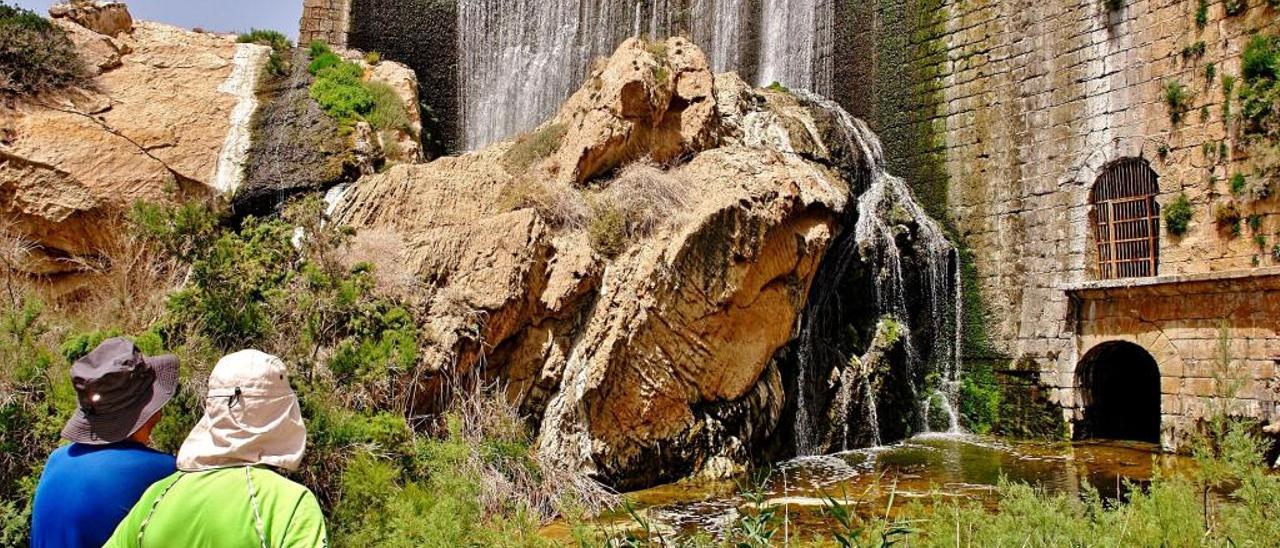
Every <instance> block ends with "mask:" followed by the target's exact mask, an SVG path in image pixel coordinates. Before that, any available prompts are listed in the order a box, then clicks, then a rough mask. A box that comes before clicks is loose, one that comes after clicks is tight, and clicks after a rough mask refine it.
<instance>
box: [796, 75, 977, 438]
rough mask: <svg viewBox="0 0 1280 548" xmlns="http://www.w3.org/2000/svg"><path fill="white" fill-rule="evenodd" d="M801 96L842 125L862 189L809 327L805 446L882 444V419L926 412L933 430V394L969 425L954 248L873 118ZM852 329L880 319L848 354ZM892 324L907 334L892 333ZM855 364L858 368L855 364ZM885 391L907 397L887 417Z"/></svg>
mask: <svg viewBox="0 0 1280 548" xmlns="http://www.w3.org/2000/svg"><path fill="white" fill-rule="evenodd" d="M797 95H798V96H799V97H800V98H801V100H802V101H803V102H806V103H808V104H809V106H810V107H811V109H816V110H821V111H826V112H827V113H828V117H829V118H830V119H831V120H832V121H833V122H834V125H835V126H836V128H835V129H833V130H831V133H832V134H831V135H829V136H827V137H826V138H827V140H828V141H836V142H829V143H828V148H835V149H839V150H843V151H846V154H849V155H859V156H860V158H859V159H858V161H856V162H853V165H852V167H847V168H845V169H843V171H845V172H846V177H847V178H848V179H850V182H851V183H852V184H853V186H854V187H855V192H860V194H859V196H858V200H857V207H856V208H851V211H849V212H847V214H848V215H849V218H847V219H845V221H844V223H843V224H844V226H845V230H844V232H843V233H842V234H841V235H840V236H839V237H837V239H836V240H835V242H833V244H832V249H831V250H830V251H829V252H828V255H827V257H825V258H824V260H823V263H822V266H821V267H820V268H819V272H818V274H817V277H816V279H815V280H814V282H813V286H812V289H811V290H810V295H809V302H808V303H807V305H806V308H805V312H804V316H803V318H802V319H801V323H800V325H799V333H798V337H797V349H796V350H797V351H796V369H797V371H796V375H797V390H796V414H795V424H794V433H795V449H796V453H797V454H799V455H812V454H818V453H822V452H826V451H829V450H833V449H848V448H851V447H854V446H860V445H870V444H877V443H880V441H881V439H882V438H883V437H884V436H883V433H882V432H881V431H880V425H879V422H880V420H879V419H880V417H884V416H908V417H916V419H914V420H913V421H912V424H911V425H910V430H911V431H915V432H921V431H926V430H927V429H928V422H927V421H928V410H929V405H930V400H931V399H933V396H934V394H935V392H937V393H940V394H942V396H943V398H944V399H945V406H944V407H945V408H946V409H947V410H948V411H947V413H948V415H949V416H948V423H949V426H950V428H952V429H959V424H958V420H957V417H956V413H955V409H956V406H955V392H956V389H957V387H958V378H959V373H960V371H959V366H960V364H959V359H958V356H959V333H958V326H959V322H958V319H959V316H958V315H957V310H956V309H957V308H958V306H959V302H960V300H959V291H960V287H959V283H958V269H959V256H958V254H957V252H956V249H955V247H954V246H953V245H951V243H950V242H949V241H948V240H947V238H946V235H945V233H944V232H943V230H942V228H941V226H939V225H938V223H937V222H935V221H934V220H933V219H931V218H930V217H929V216H928V214H927V213H925V211H924V208H922V207H921V206H920V205H919V204H918V203H917V202H916V201H915V199H914V197H913V196H912V194H911V190H910V188H909V187H908V186H907V184H906V183H905V182H904V181H903V180H902V179H899V178H897V177H894V176H892V175H890V174H888V173H886V172H885V170H884V167H883V160H882V157H881V147H880V142H879V139H878V138H877V137H876V136H875V134H873V133H872V132H871V131H870V130H869V129H867V127H866V125H865V124H864V123H862V122H861V121H860V120H857V119H854V118H853V117H852V116H850V115H849V114H848V113H847V112H845V111H844V110H843V109H841V108H840V107H839V106H838V105H836V104H835V103H834V102H832V101H830V100H827V99H823V98H821V97H818V96H816V95H813V94H811V93H807V92H797ZM839 140H843V141H845V142H843V143H841V142H838V141H839ZM859 326H861V327H859ZM851 327H853V328H855V329H854V330H858V329H861V330H863V331H865V330H866V328H867V327H872V330H871V331H870V332H871V333H874V337H871V338H869V340H870V342H868V343H866V348H864V349H860V350H856V352H865V353H866V354H864V355H861V356H857V355H850V353H851V352H853V350H851V349H850V348H849V347H848V343H847V339H849V337H850V335H849V333H850V331H851V329H850V328H851ZM886 330H887V331H888V332H890V333H893V334H896V335H897V336H896V337H890V336H886V335H885V333H886ZM891 341H892V342H891ZM878 345H879V346H878ZM882 364H883V365H882ZM855 367H856V368H857V369H859V371H851V370H852V369H854V368H855ZM885 369H888V370H890V374H885V373H882V371H883V370H885ZM833 371H843V374H841V375H839V379H840V381H839V386H838V388H837V393H836V394H834V395H832V394H830V390H829V389H828V385H829V384H830V382H831V381H830V379H831V378H832V377H833V373H832V372H833ZM886 377H887V378H886ZM934 379H936V380H934ZM850 383H855V384H850ZM931 383H936V387H935V386H931ZM880 394H889V395H891V396H894V397H896V398H899V399H905V400H906V401H907V402H909V403H906V404H903V403H899V407H897V408H894V409H892V410H891V411H892V413H891V414H886V409H884V408H883V405H885V403H884V402H882V401H878V400H879V399H880ZM840 418H844V421H843V422H840V421H839V420H838V419H840ZM831 419H837V420H834V421H833V420H831ZM835 429H839V430H838V431H833V430H835Z"/></svg>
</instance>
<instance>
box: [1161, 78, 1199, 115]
mask: <svg viewBox="0 0 1280 548" xmlns="http://www.w3.org/2000/svg"><path fill="white" fill-rule="evenodd" d="M1192 99H1193V97H1192V94H1191V92H1190V91H1189V90H1188V89H1187V86H1186V85H1185V84H1183V83H1182V82H1180V81H1178V80H1168V81H1165V83H1164V104H1165V106H1166V107H1168V109H1169V121H1171V122H1173V123H1174V124H1175V125H1176V124H1177V123H1178V122H1181V121H1182V117H1183V116H1185V115H1186V114H1187V111H1189V110H1191V101H1192Z"/></svg>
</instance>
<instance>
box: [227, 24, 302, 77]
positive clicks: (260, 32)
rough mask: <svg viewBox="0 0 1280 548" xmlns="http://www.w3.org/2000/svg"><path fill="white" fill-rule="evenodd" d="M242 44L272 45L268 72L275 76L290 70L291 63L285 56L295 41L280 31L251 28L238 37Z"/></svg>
mask: <svg viewBox="0 0 1280 548" xmlns="http://www.w3.org/2000/svg"><path fill="white" fill-rule="evenodd" d="M236 41H237V42H240V43H242V44H261V45H264V46H270V47H271V57H269V58H268V59H267V72H268V73H270V74H271V75H273V76H284V75H285V74H286V73H288V72H289V63H288V62H287V61H286V60H285V56H286V55H288V53H289V51H290V50H292V49H293V42H292V41H290V40H289V38H288V37H286V36H285V35H284V34H282V33H280V32H279V31H274V30H266V29H250V31H249V32H247V33H244V34H241V35H240V36H239V37H237V38H236Z"/></svg>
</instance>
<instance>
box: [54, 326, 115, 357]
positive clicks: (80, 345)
mask: <svg viewBox="0 0 1280 548" xmlns="http://www.w3.org/2000/svg"><path fill="white" fill-rule="evenodd" d="M119 336H120V330H119V329H106V330H94V331H89V332H86V333H78V334H74V335H71V336H69V337H67V339H66V340H65V341H63V343H62V346H60V347H58V351H59V352H61V353H62V358H63V359H65V360H67V362H68V363H70V362H74V361H76V360H78V359H80V358H83V357H85V356H86V355H88V354H89V352H92V351H93V349H94V348H97V347H98V345H100V344H102V341H105V340H107V339H110V338H113V337H119Z"/></svg>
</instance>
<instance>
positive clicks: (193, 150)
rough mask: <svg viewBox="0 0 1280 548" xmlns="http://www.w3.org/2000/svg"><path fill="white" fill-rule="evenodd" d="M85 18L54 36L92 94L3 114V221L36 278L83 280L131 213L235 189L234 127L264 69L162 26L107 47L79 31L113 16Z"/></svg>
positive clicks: (100, 38) (24, 103)
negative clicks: (28, 244)
mask: <svg viewBox="0 0 1280 548" xmlns="http://www.w3.org/2000/svg"><path fill="white" fill-rule="evenodd" d="M84 9H87V8H84V7H83V6H81V5H79V4H77V6H76V7H75V8H74V9H73V11H71V12H68V15H67V18H66V19H60V20H58V24H59V25H62V26H63V27H64V28H66V29H68V31H69V34H70V36H71V38H72V40H73V41H74V43H76V44H77V47H78V48H79V50H80V51H81V52H82V56H83V57H85V58H86V60H87V61H88V62H89V64H91V65H92V66H94V67H96V71H97V72H98V75H97V76H96V77H95V78H94V79H93V81H92V85H91V86H90V89H74V90H69V91H65V92H60V93H57V94H47V95H43V96H37V97H24V98H19V99H18V100H16V101H14V102H12V103H11V104H8V105H0V127H3V128H5V131H4V132H3V134H2V135H0V214H2V215H3V217H4V219H5V220H6V221H8V222H10V223H12V224H15V225H16V227H15V228H16V229H17V231H18V233H19V234H20V235H22V236H24V237H25V238H27V239H29V240H31V241H32V242H34V243H35V244H36V246H37V248H36V251H35V252H34V254H33V256H32V257H31V260H30V261H29V264H28V265H27V268H28V270H29V271H30V272H32V273H35V274H45V275H49V274H61V273H68V272H75V271H77V270H78V269H79V268H80V265H79V264H78V262H79V260H80V259H83V258H85V257H88V256H92V255H93V254H94V253H95V250H97V249H101V248H103V247H104V246H105V243H106V242H109V241H111V240H112V238H114V237H115V235H116V234H115V229H114V228H112V227H111V225H110V223H108V222H106V221H108V220H110V219H113V218H115V217H118V216H119V215H120V214H121V212H122V211H124V210H125V209H126V208H127V207H129V206H130V205H131V204H132V203H134V202H135V201H138V200H147V201H163V200H167V199H175V198H183V197H195V196H202V195H208V194H210V193H212V192H214V188H213V187H214V185H215V181H216V180H218V179H219V177H220V171H223V172H224V173H222V174H221V178H222V179H223V180H234V179H236V178H237V177H238V176H239V173H238V170H240V169H242V158H239V157H237V155H236V154H234V149H235V148H237V147H238V146H242V145H243V144H244V143H243V140H244V139H245V138H247V135H243V134H242V133H243V132H242V131H240V132H237V130H243V129H244V128H243V127H237V125H240V126H243V124H247V118H248V114H249V113H246V112H243V111H244V110H245V107H246V105H244V104H243V103H244V101H245V100H251V99H252V94H253V89H254V82H253V81H251V80H253V79H256V77H257V75H258V74H259V73H260V72H261V71H260V70H258V69H259V68H260V67H261V64H262V63H263V62H265V61H266V48H264V47H262V46H256V45H251V44H236V43H235V39H234V38H233V37H230V36H217V35H211V34H202V33H193V32H188V31H185V30H182V29H179V28H176V27H170V26H166V25H160V24H155V23H138V24H136V25H134V24H133V23H132V22H130V26H131V28H132V29H133V30H132V32H131V33H130V32H127V30H121V29H127V28H129V27H125V26H123V23H120V24H116V25H114V26H103V27H101V28H102V29H103V30H104V31H119V33H118V34H117V35H115V36H108V35H105V34H101V33H98V32H95V31H94V30H91V29H90V28H86V27H83V26H79V25H78V24H77V23H74V22H72V21H81V20H83V21H86V22H88V23H90V24H95V26H98V25H97V24H96V23H95V21H98V19H103V18H105V20H115V19H112V18H111V17H108V15H109V14H111V13H115V12H114V11H112V10H114V8H112V7H111V6H110V5H107V6H105V7H98V4H94V5H93V10H94V11H91V12H84V11H83V10H84ZM76 10H80V11H76ZM83 13H90V14H91V15H83ZM75 14H81V15H75ZM125 15H126V16H127V12H125ZM86 17H87V18H88V19H86ZM95 18H98V19H95ZM116 19H118V17H117V18H116ZM104 24H105V23H104ZM245 79H247V80H250V81H238V80H245ZM233 80H235V81H233ZM245 90H247V92H246V91H245ZM237 107H239V110H240V111H242V112H240V113H239V115H238V116H236V115H234V114H236V111H237ZM236 120H238V122H236ZM238 133H239V134H241V137H242V138H240V139H229V135H235V134H238ZM229 141H230V143H229ZM237 143H238V144H237ZM224 151H230V152H229V153H228V154H224ZM220 163H221V164H222V166H223V167H222V168H220V167H219V164H220ZM228 170H233V171H236V172H235V173H228V172H227V171H228Z"/></svg>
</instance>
